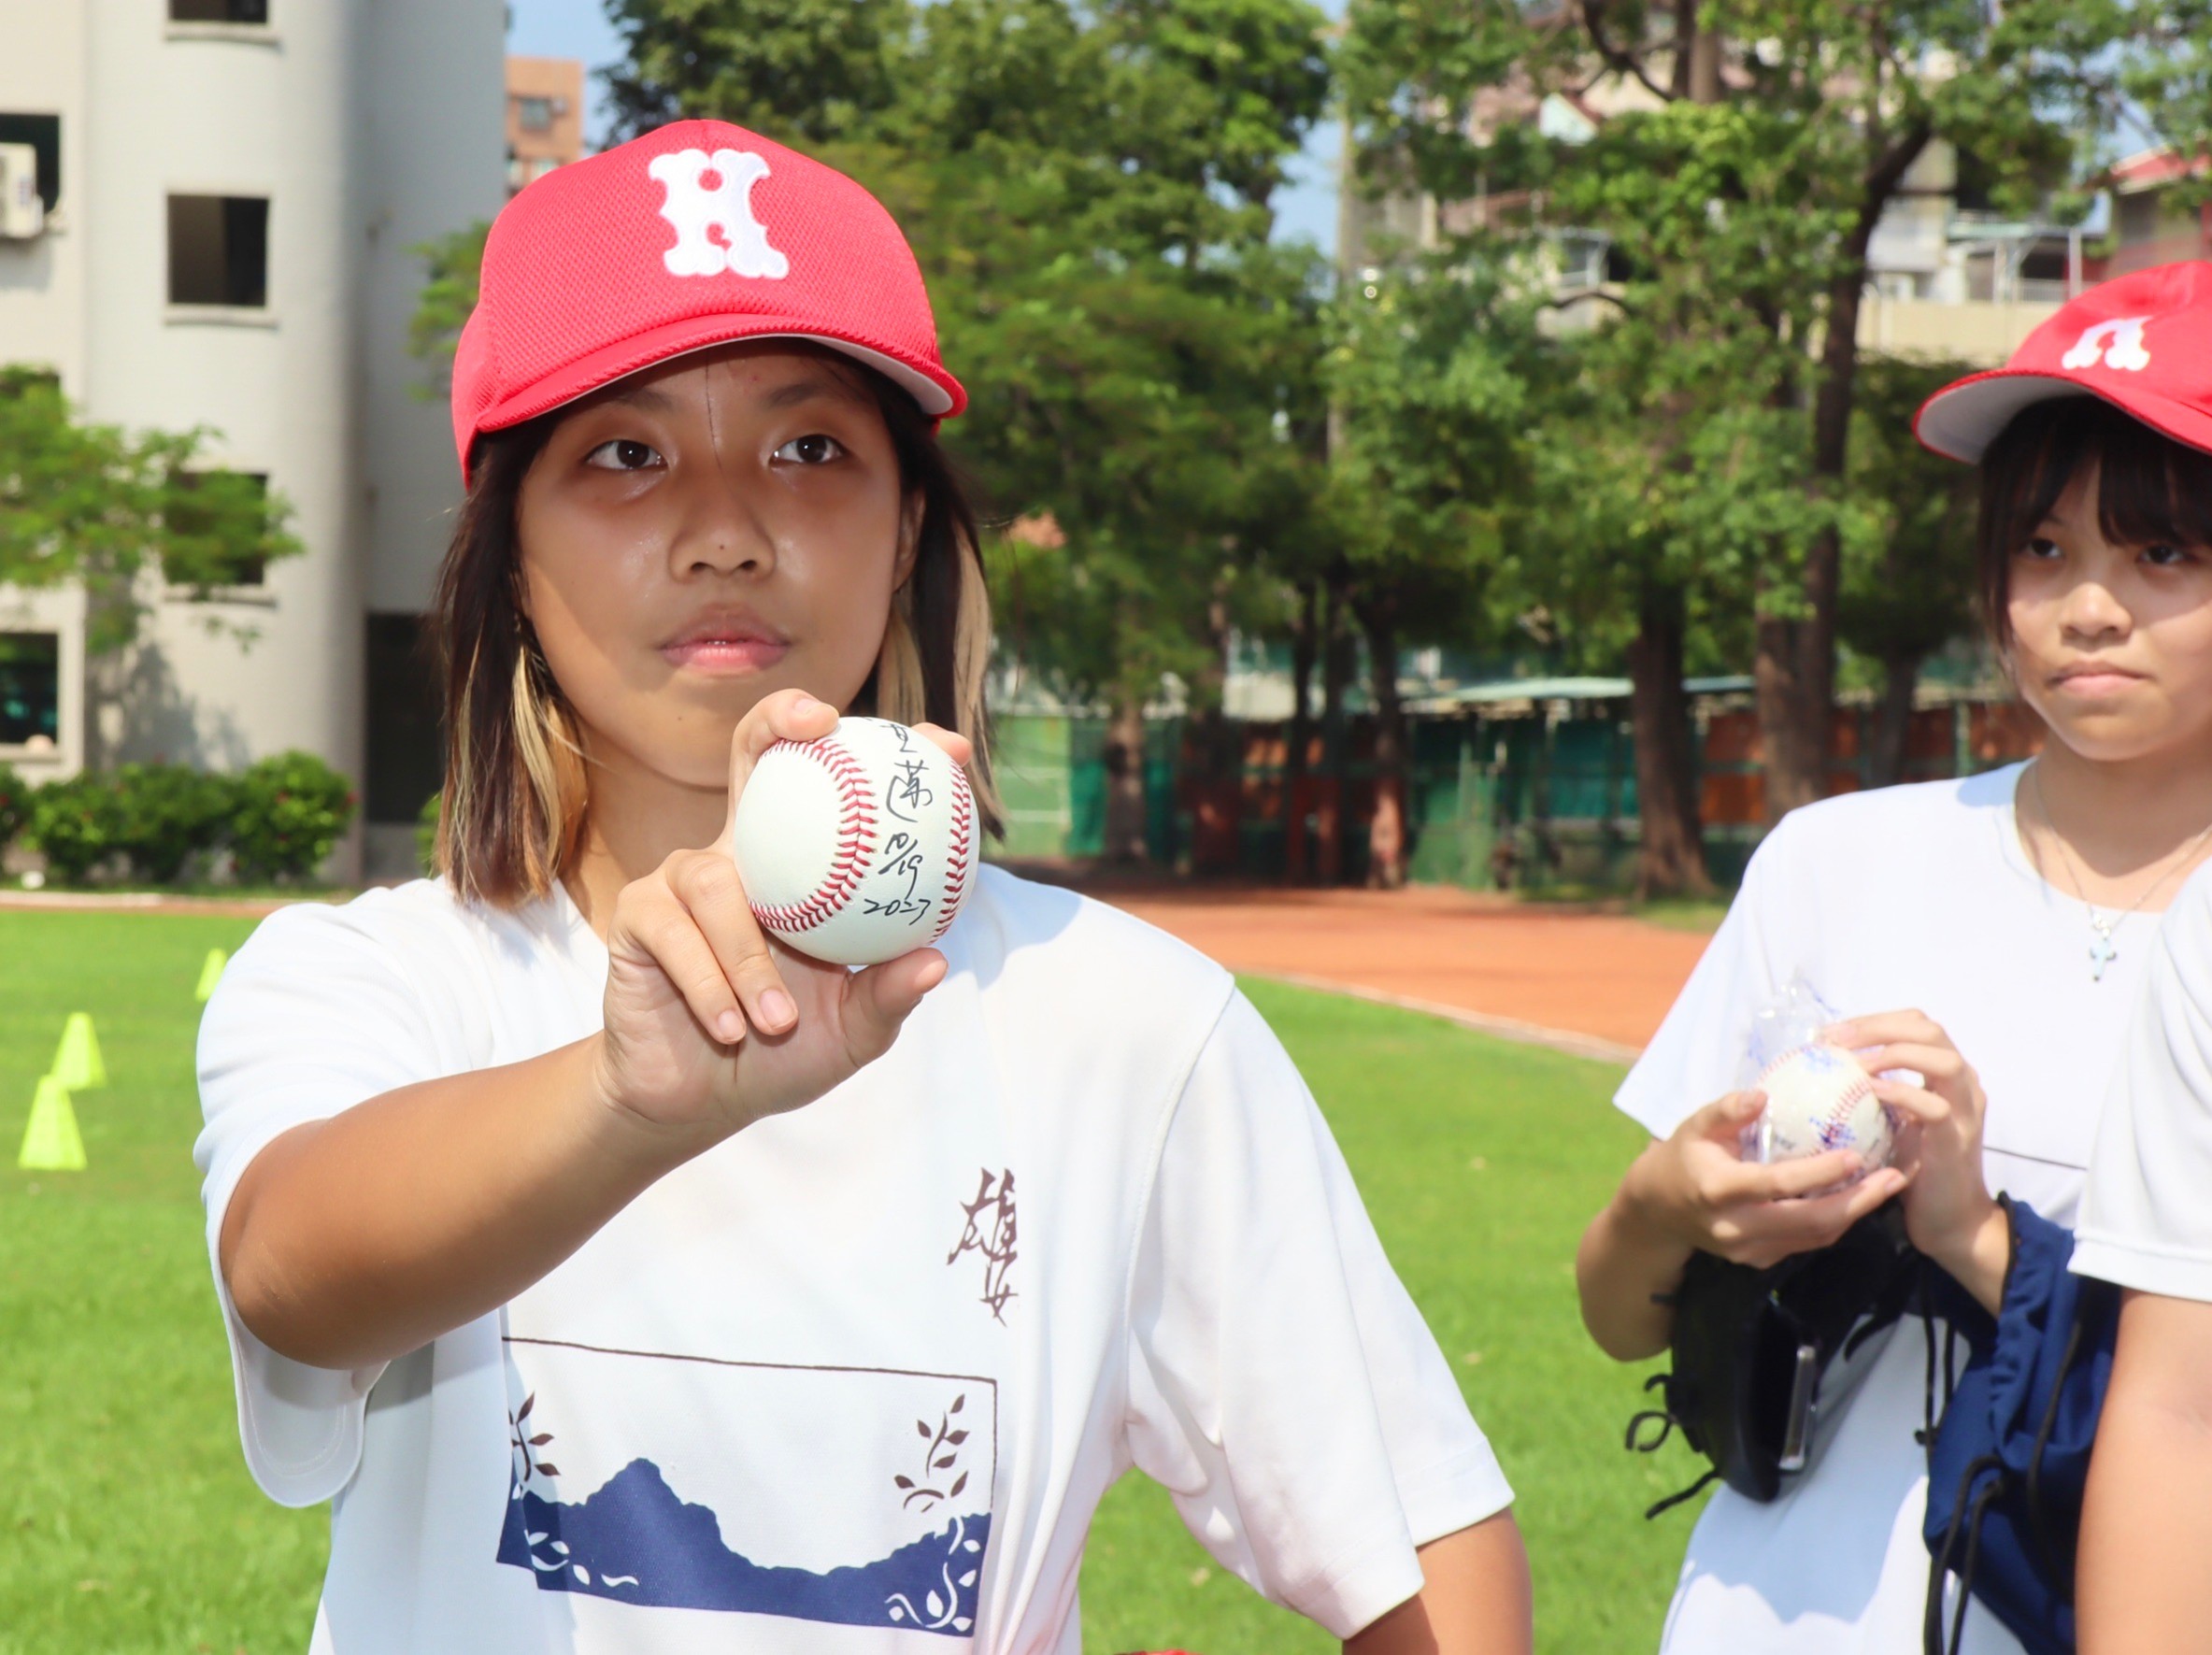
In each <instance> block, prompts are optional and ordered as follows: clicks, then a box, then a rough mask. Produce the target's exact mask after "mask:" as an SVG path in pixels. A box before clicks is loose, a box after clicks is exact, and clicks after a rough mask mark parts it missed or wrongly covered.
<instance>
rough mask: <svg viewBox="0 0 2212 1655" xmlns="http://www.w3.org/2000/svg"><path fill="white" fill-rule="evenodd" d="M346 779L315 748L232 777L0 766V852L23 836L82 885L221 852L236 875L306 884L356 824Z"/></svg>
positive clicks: (179, 768)
mask: <svg viewBox="0 0 2212 1655" xmlns="http://www.w3.org/2000/svg"><path fill="white" fill-rule="evenodd" d="M354 807H355V800H354V797H353V792H352V790H351V789H350V787H349V786H348V785H347V782H346V778H344V777H342V776H340V775H339V774H338V773H337V772H336V771H335V770H333V769H332V768H331V767H330V766H329V765H328V764H326V763H323V762H322V761H321V759H319V758H317V757H316V756H315V755H314V754H312V753H305V752H287V753H278V754H276V755H274V756H273V757H270V758H266V759H263V760H262V761H260V762H259V763H255V764H253V765H251V766H250V767H249V768H248V769H246V770H244V771H242V772H241V773H239V774H238V775H235V776H220V775H214V774H210V773H207V772H204V771H199V770H194V769H193V768H192V767H191V766H190V765H186V764H124V765H121V766H120V767H119V768H117V769H115V770H112V771H107V772H104V773H100V774H94V773H92V772H89V771H87V772H84V773H82V774H79V775H77V776H72V777H70V778H67V779H66V780H63V781H50V782H48V783H47V784H46V785H45V786H43V787H39V788H28V787H25V786H24V785H23V783H22V780H21V778H20V777H18V776H17V775H16V774H15V773H14V772H13V771H12V770H9V769H8V768H7V766H6V765H0V849H7V844H8V842H9V841H10V840H12V839H13V838H15V837H16V836H17V835H19V834H20V835H21V836H22V839H23V841H24V843H25V844H27V845H29V846H31V847H32V848H33V849H36V850H39V851H41V852H42V853H43V854H44V855H45V857H46V865H47V871H48V873H49V875H50V877H52V878H54V879H56V880H58V881H59V882H61V883H63V884H66V885H82V884H85V883H87V882H89V881H90V880H92V879H93V877H95V876H97V875H99V874H102V873H104V872H107V871H109V870H114V869H117V868H119V867H120V870H121V872H122V874H123V875H124V877H128V878H130V879H132V880H134V881H136V882H139V883H143V884H151V885H168V884H174V883H176V882H177V881H178V879H180V878H181V877H184V875H185V874H186V872H187V871H188V870H190V869H191V868H192V867H193V863H194V862H195V859H198V860H200V861H202V862H203V863H204V862H205V861H206V860H208V859H211V858H212V857H213V856H214V855H215V854H216V853H217V852H219V851H221V850H223V849H228V850H229V851H230V852H231V858H232V862H233V863H234V865H235V868H236V871H237V876H238V877H239V878H241V879H244V880H250V881H254V882H265V883H278V882H282V881H287V880H297V879H304V878H306V877H308V876H309V875H311V874H313V873H314V871H315V870H316V868H318V867H319V866H321V863H322V860H323V858H325V857H327V856H328V855H329V854H330V852H331V848H332V847H333V846H335V844H336V843H337V842H338V839H339V837H340V836H341V835H343V834H344V833H345V831H346V829H347V828H348V827H349V826H350V824H351V822H352V820H353V812H354Z"/></svg>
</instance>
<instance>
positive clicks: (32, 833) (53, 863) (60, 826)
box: [25, 770, 122, 885]
mask: <svg viewBox="0 0 2212 1655" xmlns="http://www.w3.org/2000/svg"><path fill="white" fill-rule="evenodd" d="M25 837H27V838H28V839H29V840H30V842H31V843H32V844H33V845H35V846H36V847H37V848H38V849H40V850H41V851H43V852H44V853H45V855H46V866H47V871H48V872H49V873H50V874H51V875H52V876H53V877H55V878H57V879H59V880H61V881H62V883H63V884H64V885H81V884H83V883H84V882H85V881H86V880H87V879H88V878H90V877H92V872H93V869H94V868H96V867H98V866H99V865H100V864H101V863H104V862H106V861H107V859H108V858H109V857H110V856H112V855H114V854H115V853H116V852H117V851H118V850H120V849H122V803H121V794H120V793H119V792H117V791H116V787H115V784H114V782H113V781H112V780H110V779H109V778H107V777H105V776H95V775H93V773H92V772H91V771H89V770H87V771H82V772H80V773H79V774H78V775H76V776H72V777H69V778H66V779H65V780H62V781H50V782H48V783H47V784H46V785H45V786H44V787H42V788H40V789H39V790H38V791H37V792H35V793H33V794H32V795H31V820H30V822H29V826H28V832H27V833H26V835H25Z"/></svg>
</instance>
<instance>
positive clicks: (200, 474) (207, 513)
mask: <svg viewBox="0 0 2212 1655" xmlns="http://www.w3.org/2000/svg"><path fill="white" fill-rule="evenodd" d="M177 483H178V488H179V489H181V490H182V491H183V492H184V498H183V500H182V501H180V502H179V503H178V505H176V506H171V507H170V510H169V523H168V527H169V532H170V533H171V534H173V535H179V536H192V535H213V534H214V533H215V521H214V512H213V511H212V510H210V509H207V508H195V507H194V506H193V504H192V496H193V495H194V494H206V495H207V496H209V497H210V506H211V505H212V504H213V501H212V496H213V495H214V493H215V492H216V491H217V490H219V489H220V490H222V491H224V492H237V493H240V494H243V495H245V496H247V497H248V498H249V499H250V500H252V501H254V502H256V503H258V504H260V505H262V506H264V508H265V506H266V505H267V502H268V498H269V478H268V473H266V472H264V471H187V472H183V473H181V474H180V475H179V476H178V478H177ZM225 504H230V502H225ZM210 550H211V553H212V555H210V556H209V557H208V558H207V560H206V564H203V565H202V566H207V565H212V566H214V567H217V568H220V569H221V571H222V573H221V575H220V576H219V577H218V578H217V579H216V580H215V582H214V584H216V585H217V586H226V587H241V586H266V585H267V584H268V579H269V565H268V561H267V560H266V559H265V558H264V557H263V556H262V555H261V554H260V552H259V551H258V550H254V551H230V550H229V549H228V548H224V547H220V546H219V547H214V548H211V549H210ZM226 552H227V553H228V555H225V554H226ZM193 561H194V563H195V564H198V563H200V561H201V560H199V559H196V558H195V559H194V560H193Z"/></svg>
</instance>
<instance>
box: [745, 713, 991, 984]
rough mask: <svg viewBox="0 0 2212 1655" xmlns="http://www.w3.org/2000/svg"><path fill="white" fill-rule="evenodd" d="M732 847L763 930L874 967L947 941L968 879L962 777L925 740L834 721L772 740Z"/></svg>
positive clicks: (968, 809)
mask: <svg viewBox="0 0 2212 1655" xmlns="http://www.w3.org/2000/svg"><path fill="white" fill-rule="evenodd" d="M731 841H732V842H731V846H730V853H731V855H732V856H733V857H735V859H736V863H737V872H738V876H739V877H741V878H743V879H744V881H745V894H746V897H747V899H748V900H749V902H750V903H751V905H752V914H753V918H754V919H756V920H759V921H760V922H761V925H762V927H763V929H764V930H766V931H767V932H768V933H770V935H774V936H777V937H779V938H780V939H782V940H783V941H784V942H786V943H789V944H790V945H791V946H792V948H794V949H798V950H799V952H801V953H803V954H811V955H812V956H813V957H814V958H815V959H817V960H826V961H829V962H831V963H834V964H837V965H874V964H876V963H878V962H880V961H884V960H895V959H896V958H898V956H899V955H901V954H904V953H906V951H907V950H908V949H919V948H923V947H926V946H927V945H929V944H931V943H934V942H935V941H936V940H937V939H938V938H939V937H941V936H943V935H945V932H946V930H947V928H948V927H949V926H950V925H951V923H952V920H953V917H954V916H955V915H957V914H958V913H959V912H960V906H961V904H962V903H963V901H965V900H966V898H967V894H968V892H969V890H970V888H971V887H972V886H973V885H974V884H975V874H976V850H977V835H976V802H975V799H974V797H973V795H971V794H970V792H968V778H967V777H966V776H965V775H964V774H963V773H962V771H961V767H960V766H959V765H958V764H955V763H953V762H952V761H951V760H950V759H949V758H948V757H947V756H946V753H945V749H943V748H941V747H939V746H937V744H936V743H935V742H934V741H932V740H930V739H929V737H928V736H926V735H917V734H916V733H915V732H914V731H912V730H909V729H907V728H906V725H904V724H894V723H892V721H891V720H888V719H840V720H838V722H837V727H836V729H835V730H833V731H831V732H830V734H829V735H825V736H823V737H822V738H821V740H819V741H779V742H778V743H777V744H776V745H775V746H774V747H772V748H770V749H768V750H767V751H766V752H764V753H763V754H762V755H761V756H760V759H759V761H758V762H757V763H755V764H754V765H753V769H752V775H751V777H750V778H749V779H748V780H747V782H746V784H745V792H744V793H743V794H742V795H741V796H740V797H739V798H738V801H737V810H736V818H735V823H734V825H733V827H732V830H731Z"/></svg>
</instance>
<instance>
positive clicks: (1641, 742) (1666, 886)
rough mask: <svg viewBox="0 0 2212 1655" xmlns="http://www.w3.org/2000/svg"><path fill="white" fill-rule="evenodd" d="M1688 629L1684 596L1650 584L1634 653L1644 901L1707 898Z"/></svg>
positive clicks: (1632, 697) (1639, 884) (1709, 884)
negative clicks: (1685, 682) (1686, 683)
mask: <svg viewBox="0 0 2212 1655" xmlns="http://www.w3.org/2000/svg"><path fill="white" fill-rule="evenodd" d="M1687 629H1688V621H1687V618H1686V615H1685V613H1684V607H1683V600H1682V589H1681V588H1680V587H1678V586H1666V585H1662V584H1659V583H1657V582H1653V583H1650V584H1648V585H1647V586H1646V587H1645V588H1644V590H1643V593H1642V595H1641V597H1640V598H1639V600H1638V602H1637V605H1636V635H1635V638H1634V641H1633V642H1632V643H1630V645H1629V647H1628V675H1629V712H1630V724H1631V727H1632V729H1633V731H1634V738H1635V758H1636V808H1637V811H1638V813H1639V815H1640V817H1641V819H1642V835H1641V844H1640V846H1639V848H1638V850H1637V855H1636V895H1637V896H1638V897H1640V898H1646V899H1648V898H1650V897H1654V896H1684V895H1698V896H1702V895H1705V894H1707V893H1709V892H1711V891H1712V889H1713V880H1712V876H1711V875H1710V874H1708V873H1707V872H1706V871H1705V826H1704V823H1703V822H1702V821H1701V820H1700V819H1699V811H1698V797H1697V766H1696V763H1695V762H1694V760H1693V758H1692V755H1691V728H1690V697H1689V695H1688V693H1687V692H1684V690H1683V688H1682V644H1683V635H1684V633H1685V632H1686V631H1687Z"/></svg>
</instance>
